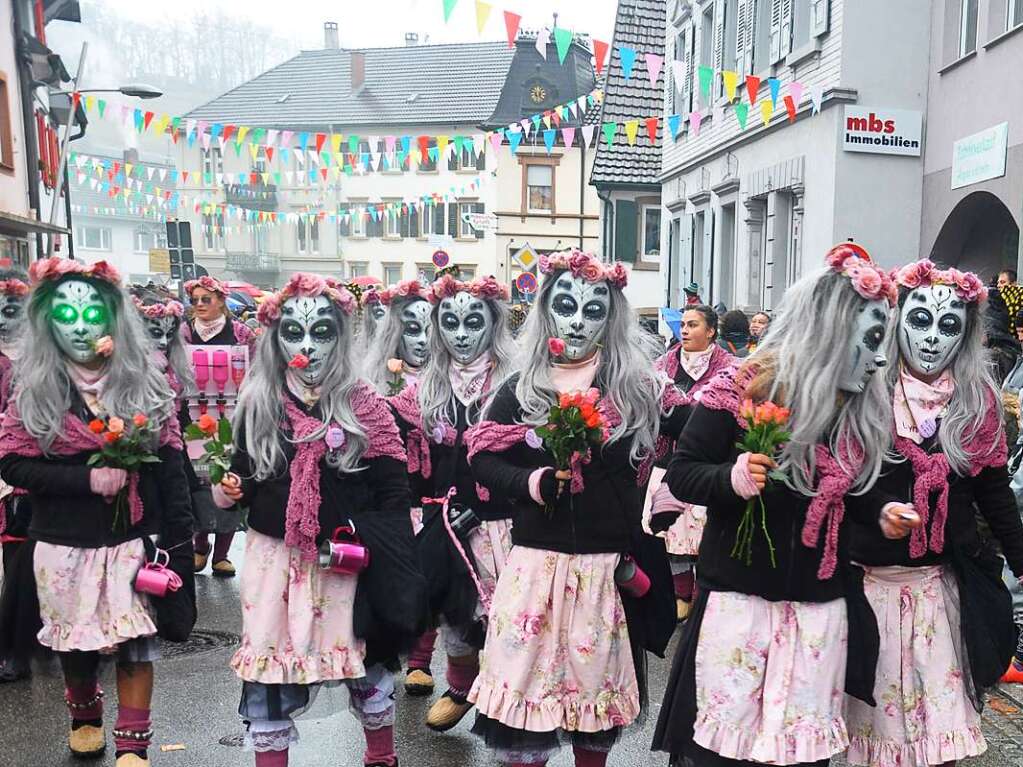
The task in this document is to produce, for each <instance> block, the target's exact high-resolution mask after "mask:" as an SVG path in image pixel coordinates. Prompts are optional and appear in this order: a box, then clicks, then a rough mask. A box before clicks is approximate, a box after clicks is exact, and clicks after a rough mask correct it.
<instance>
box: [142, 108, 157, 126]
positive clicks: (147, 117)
mask: <svg viewBox="0 0 1023 767" xmlns="http://www.w3.org/2000/svg"><path fill="white" fill-rule="evenodd" d="M154 117H156V113H155V112H146V114H145V117H144V118H143V125H145V128H146V129H148V128H149V124H150V123H151V122H153V118H154Z"/></svg>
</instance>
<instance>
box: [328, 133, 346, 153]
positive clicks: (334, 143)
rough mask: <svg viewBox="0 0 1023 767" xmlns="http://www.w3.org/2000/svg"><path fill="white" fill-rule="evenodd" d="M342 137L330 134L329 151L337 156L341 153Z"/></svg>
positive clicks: (337, 134) (338, 134)
mask: <svg viewBox="0 0 1023 767" xmlns="http://www.w3.org/2000/svg"><path fill="white" fill-rule="evenodd" d="M342 138H343V136H342V135H341V134H340V133H331V134H330V151H331V152H333V153H334V154H337V153H338V152H340V151H341V139H342Z"/></svg>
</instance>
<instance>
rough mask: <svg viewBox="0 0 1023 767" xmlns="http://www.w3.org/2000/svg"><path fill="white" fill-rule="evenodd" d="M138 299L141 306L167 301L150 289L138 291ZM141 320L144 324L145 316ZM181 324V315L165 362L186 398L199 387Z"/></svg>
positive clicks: (176, 319)
mask: <svg viewBox="0 0 1023 767" xmlns="http://www.w3.org/2000/svg"><path fill="white" fill-rule="evenodd" d="M138 299H139V300H140V301H141V302H142V305H143V306H155V305H161V306H163V305H166V304H167V301H166V300H164V299H163V298H162V297H161V296H159V295H157V294H155V293H152V292H150V291H142V292H141V293H139V295H138ZM142 322H143V326H144V325H145V322H146V319H145V317H143V318H142ZM182 324H184V318H183V317H179V318H175V321H174V334H173V335H172V336H171V341H170V347H169V348H168V349H167V364H168V365H169V366H170V369H171V372H173V373H174V375H175V377H176V378H177V379H178V383H180V384H181V396H182V397H185V398H188V397H194V396H195V395H196V394H198V393H199V389H198V387H196V385H195V371H194V370H193V369H192V365H191V363H190V362H189V360H188V354H186V353H185V341H184V338H182V336H181V326H182Z"/></svg>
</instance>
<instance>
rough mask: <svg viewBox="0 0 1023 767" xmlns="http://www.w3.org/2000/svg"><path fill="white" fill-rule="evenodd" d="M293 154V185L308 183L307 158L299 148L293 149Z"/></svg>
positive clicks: (305, 184) (306, 184)
mask: <svg viewBox="0 0 1023 767" xmlns="http://www.w3.org/2000/svg"><path fill="white" fill-rule="evenodd" d="M294 156H295V186H308V185H309V158H308V157H306V154H305V152H303V151H302V150H301V149H296V150H295V151H294Z"/></svg>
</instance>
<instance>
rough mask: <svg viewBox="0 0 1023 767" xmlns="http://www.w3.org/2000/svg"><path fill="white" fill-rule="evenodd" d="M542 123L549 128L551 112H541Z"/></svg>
mask: <svg viewBox="0 0 1023 767" xmlns="http://www.w3.org/2000/svg"><path fill="white" fill-rule="evenodd" d="M543 124H544V127H545V128H550V127H551V113H550V112H544V113H543Z"/></svg>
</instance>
